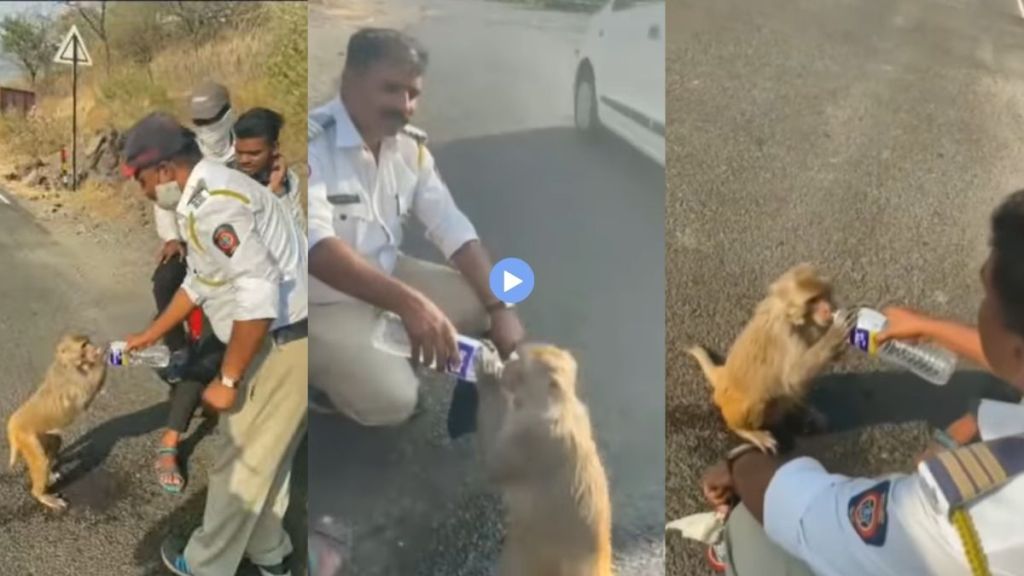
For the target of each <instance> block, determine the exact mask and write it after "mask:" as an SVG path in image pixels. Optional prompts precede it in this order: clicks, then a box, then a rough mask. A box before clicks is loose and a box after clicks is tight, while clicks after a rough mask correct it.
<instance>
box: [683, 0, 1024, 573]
mask: <svg viewBox="0 0 1024 576" xmlns="http://www.w3.org/2000/svg"><path fill="white" fill-rule="evenodd" d="M1022 26H1024V21H1022V20H1021V19H1020V16H1019V14H1017V5H1016V3H1015V2H1011V1H1002V0H999V1H997V0H984V1H981V0H974V1H967V2H951V1H942V0H934V1H924V0H920V1H908V0H900V1H888V0H885V1H883V0H867V1H863V2H848V1H843V0H797V1H786V2H783V1H772V2H739V1H735V0H721V1H717V2H699V3H697V2H670V3H669V8H668V30H669V34H668V53H667V65H668V70H667V71H668V110H667V111H668V115H669V134H668V159H669V160H668V183H669V186H668V192H667V201H666V275H667V278H666V280H667V284H666V286H667V289H666V306H667V318H666V325H667V326H668V329H667V335H666V338H667V357H666V362H667V373H668V377H667V382H666V388H667V404H668V406H667V410H668V416H667V426H668V438H667V446H668V455H667V466H668V474H667V476H668V480H667V486H666V491H667V510H666V517H667V519H673V518H676V517H679V516H682V515H685V514H689V513H693V512H697V511H701V510H702V509H703V508H704V506H703V504H702V502H701V499H700V497H699V491H698V488H697V479H698V478H699V475H700V473H701V471H702V469H703V468H704V466H706V465H707V464H709V463H711V462H712V461H713V460H715V459H716V458H717V457H719V456H720V455H721V454H723V452H724V450H725V449H726V448H727V447H728V446H730V445H731V444H732V443H734V442H736V440H734V439H727V437H726V436H725V434H724V433H723V432H722V427H721V425H720V423H719V421H718V418H717V416H716V415H715V414H714V413H713V412H712V411H711V409H710V408H709V406H710V398H709V393H708V391H707V388H706V385H705V383H704V380H703V378H702V376H701V375H700V373H699V371H698V369H697V368H696V366H695V365H694V363H693V362H692V361H691V359H690V358H689V357H688V356H686V355H685V353H684V349H685V347H686V346H687V345H689V344H692V343H694V342H699V343H703V344H707V345H710V346H711V347H712V348H714V349H717V350H719V351H721V352H724V351H725V350H726V348H727V346H728V345H729V343H730V342H731V340H732V338H733V337H734V336H735V335H736V334H737V332H738V331H739V329H740V328H741V327H742V325H743V323H744V321H745V320H746V319H747V318H748V315H749V314H750V312H751V310H752V308H753V306H754V304H755V303H756V301H757V300H758V299H759V298H760V296H761V295H762V293H763V290H764V287H765V286H766V284H767V283H768V282H769V281H770V280H771V279H772V278H774V277H775V276H776V275H778V274H779V273H781V272H782V271H783V270H784V269H786V268H787V267H789V266H790V265H792V264H794V263H797V262H799V261H803V260H808V261H813V262H816V263H818V264H819V265H820V266H821V267H822V268H823V269H824V270H826V271H827V272H828V273H829V274H831V275H832V276H833V277H834V279H835V281H836V286H837V290H838V293H839V294H838V295H839V297H840V298H841V299H842V301H844V302H846V303H865V304H871V305H875V306H882V305H885V304H888V303H900V304H906V305H913V306H916V307H920V308H923V309H926V310H928V311H930V312H932V313H935V314H940V315H943V316H948V317H952V318H956V319H959V320H963V321H973V320H974V318H975V313H976V312H975V311H976V306H977V303H978V302H979V298H980V295H981V290H980V286H979V281H978V268H979V266H980V265H981V263H982V261H983V259H984V257H985V254H986V241H987V227H988V222H987V219H988V217H989V214H990V212H991V210H992V209H993V208H994V207H995V205H996V204H997V203H998V202H999V200H1000V199H1001V198H1002V197H1003V196H1005V195H1006V194H1007V193H1009V192H1011V191H1013V190H1015V189H1016V188H1018V187H1020V186H1021V185H1022V184H1024V163H1022V162H1021V158H1022V157H1024V146H1022V139H1021V134H1024V115H1022V112H1024V108H1022V103H1024V98H1022V96H1024V83H1022V75H1021V73H1022V72H1024V33H1022ZM965 368H968V367H965ZM879 370H881V367H880V366H879V365H877V364H875V363H873V362H869V361H867V360H866V359H864V358H859V357H857V356H856V354H855V353H851V355H850V356H849V360H848V361H847V362H845V363H844V364H842V365H841V366H839V367H837V372H843V373H848V374H851V375H850V376H845V377H826V378H823V382H822V388H821V389H820V390H819V392H818V394H817V396H816V401H818V402H819V403H820V404H821V405H822V406H824V407H825V408H826V411H827V412H828V413H829V414H830V416H831V420H832V424H833V426H834V427H835V428H836V429H839V430H844V429H845V430H846V431H845V432H841V433H836V434H834V435H831V436H828V437H824V438H820V439H817V440H816V441H815V442H812V443H811V444H810V446H811V449H812V450H813V451H815V453H817V454H819V455H820V456H822V457H823V458H824V459H825V461H826V462H827V463H830V464H832V465H833V466H838V469H839V470H840V471H844V472H848V473H861V474H868V473H878V472H881V471H883V470H889V471H892V470H899V469H906V468H907V464H908V462H909V460H910V458H911V456H912V455H913V454H914V453H915V452H916V451H918V450H919V449H920V448H921V447H922V442H923V440H924V434H925V433H926V432H927V424H926V423H930V424H932V425H936V424H938V425H941V424H944V423H946V422H948V421H949V420H950V419H952V418H953V417H954V416H955V415H956V414H957V413H959V412H961V411H963V410H964V409H965V408H966V399H967V398H968V397H970V396H973V395H979V394H982V395H988V396H995V395H999V393H1000V392H1001V391H1002V389H1001V388H1000V385H999V384H998V383H995V382H993V381H991V380H986V379H984V378H981V377H978V376H977V375H976V374H971V373H966V374H964V375H960V376H958V377H956V379H955V380H954V382H952V383H951V384H949V385H948V386H947V387H946V388H936V387H931V386H929V385H927V384H922V383H921V381H918V380H914V379H912V378H906V377H902V376H900V375H893V374H884V373H879V372H878V371H879ZM667 542H668V548H667V552H666V554H667V556H668V561H667V564H668V566H669V570H668V573H669V574H674V575H682V574H686V575H696V574H704V573H707V572H708V571H707V570H706V568H705V567H704V563H703V560H702V559H701V558H700V556H699V555H700V553H701V552H702V550H701V549H700V548H699V547H698V546H696V545H691V544H688V543H683V542H682V541H681V540H680V539H679V538H678V537H677V536H670V537H668V538H667Z"/></svg>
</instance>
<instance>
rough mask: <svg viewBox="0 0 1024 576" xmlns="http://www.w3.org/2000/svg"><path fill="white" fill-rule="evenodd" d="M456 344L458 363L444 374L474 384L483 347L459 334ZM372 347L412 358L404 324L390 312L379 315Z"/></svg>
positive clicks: (481, 344) (472, 339)
mask: <svg viewBox="0 0 1024 576" xmlns="http://www.w3.org/2000/svg"><path fill="white" fill-rule="evenodd" d="M456 343H457V344H458V347H459V357H460V361H459V363H458V365H455V364H454V363H453V364H452V365H449V366H448V368H447V370H445V372H446V373H447V374H452V375H454V376H455V377H456V378H458V379H459V380H465V381H467V382H476V381H477V376H478V366H477V364H478V362H479V358H480V356H481V350H482V349H483V347H484V344H483V342H481V341H479V340H477V339H475V338H470V337H469V336H463V335H461V334H459V335H457V336H456ZM373 345H374V347H375V348H377V349H378V350H381V351H384V352H387V353H389V354H394V355H395V356H402V357H404V358H412V346H411V345H410V344H409V335H408V333H407V332H406V331H405V324H403V323H402V319H401V318H399V317H398V316H397V315H396V314H392V313H391V312H385V313H383V314H381V317H380V320H379V322H378V325H377V329H376V330H375V331H374V335H373Z"/></svg>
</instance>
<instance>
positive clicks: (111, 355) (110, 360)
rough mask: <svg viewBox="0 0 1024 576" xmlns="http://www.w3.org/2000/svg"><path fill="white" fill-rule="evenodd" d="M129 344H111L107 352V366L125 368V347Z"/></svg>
mask: <svg viewBox="0 0 1024 576" xmlns="http://www.w3.org/2000/svg"><path fill="white" fill-rule="evenodd" d="M127 344H128V343H127V342H111V343H110V349H109V350H108V351H107V364H109V365H111V366H124V361H125V356H126V354H125V352H124V349H125V346H127Z"/></svg>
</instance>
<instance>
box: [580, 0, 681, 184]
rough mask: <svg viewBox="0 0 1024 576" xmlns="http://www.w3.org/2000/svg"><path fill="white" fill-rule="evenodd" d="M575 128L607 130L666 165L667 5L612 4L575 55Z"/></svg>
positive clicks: (655, 0)
mask: <svg viewBox="0 0 1024 576" xmlns="http://www.w3.org/2000/svg"><path fill="white" fill-rule="evenodd" d="M573 94H574V101H575V106H574V110H575V114H574V115H575V123H576V127H577V128H578V129H579V130H580V131H582V132H584V133H588V134H591V133H595V132H597V131H599V129H601V128H607V129H608V130H609V131H611V132H613V133H614V134H616V135H617V136H619V137H621V138H623V139H624V140H626V141H627V142H629V143H630V144H631V145H633V146H635V147H636V148H638V149H639V150H640V151H641V152H643V153H644V154H646V155H647V156H649V157H651V158H652V159H653V160H654V161H655V162H657V163H659V164H661V165H662V166H664V165H665V0H609V2H608V3H607V4H605V6H604V7H603V8H602V9H601V10H600V11H599V12H597V14H595V15H594V16H593V17H592V19H591V21H590V25H589V27H588V29H587V33H586V37H585V38H584V40H583V43H582V45H581V46H580V48H579V49H578V50H577V61H576V75H575V82H574V86H573Z"/></svg>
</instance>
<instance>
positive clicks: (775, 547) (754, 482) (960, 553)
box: [704, 190, 1024, 576]
mask: <svg viewBox="0 0 1024 576" xmlns="http://www.w3.org/2000/svg"><path fill="white" fill-rule="evenodd" d="M981 279H982V284H983V285H984V288H985V298H984V300H983V301H982V303H981V306H980V309H979V313H978V327H977V328H973V327H970V326H963V325H960V324H956V323H954V322H949V321H945V320H939V319H936V318H930V317H927V316H924V315H922V314H920V313H917V312H913V311H911V310H907V309H903V308H889V309H887V310H886V311H885V313H886V316H887V317H888V319H889V326H888V328H887V331H886V333H883V334H880V335H879V341H880V342H884V341H887V340H889V339H907V340H917V339H927V340H931V341H934V342H936V343H938V344H940V345H943V346H945V347H947V348H949V349H950V350H953V351H954V352H956V353H957V354H958V355H959V356H960V357H962V358H966V359H968V360H971V361H972V362H975V363H977V364H978V365H980V366H983V367H986V368H988V369H989V370H991V371H992V372H993V373H994V374H995V375H997V376H999V377H1000V378H1002V379H1004V380H1005V381H1007V382H1008V383H1010V384H1011V385H1013V386H1014V387H1015V388H1017V389H1018V390H1022V391H1024V190H1022V191H1019V192H1016V193H1014V194H1013V195H1011V196H1010V197H1009V198H1008V199H1007V200H1005V201H1004V202H1003V204H1002V205H1001V206H1000V207H999V208H998V209H997V210H996V212H995V214H994V216H993V219H992V250H991V253H990V255H989V258H988V260H987V261H986V262H985V265H984V266H983V268H982V272H981ZM704 492H705V496H706V497H707V498H708V500H709V502H711V503H712V504H713V505H715V506H728V505H729V503H730V500H731V499H732V498H733V497H738V498H739V499H740V501H741V502H742V504H740V505H739V506H737V507H736V508H734V509H733V510H732V512H731V513H730V515H729V519H728V521H727V523H726V530H725V546H724V548H725V551H724V552H722V551H720V552H719V554H720V555H721V556H724V557H723V558H722V560H724V563H725V564H726V566H727V568H726V571H727V573H728V574H733V575H737V576H747V575H756V576H777V575H786V576H803V575H808V574H817V575H821V576H861V575H864V576H869V575H870V576H931V575H936V576H940V575H941V576H945V575H949V576H967V575H974V576H985V575H989V574H991V575H999V576H1010V575H1024V405H1021V404H1013V403H1006V402H995V401H991V400H983V401H981V402H980V405H979V407H978V408H977V412H976V413H971V414H969V415H968V416H966V417H965V418H961V419H960V420H958V421H957V422H956V423H954V425H953V426H950V427H949V428H948V429H947V430H945V431H939V432H937V433H936V436H935V441H934V442H933V443H932V445H931V446H930V447H929V449H928V450H927V451H926V452H925V453H924V454H923V455H922V457H921V458H920V460H919V462H918V465H917V468H916V470H915V472H913V473H911V474H889V475H885V476H881V477H877V478H850V477H847V476H843V475H840V474H830V473H829V472H827V471H826V470H825V469H824V468H823V467H822V466H821V464H820V463H818V462H817V461H816V460H814V459H812V458H808V457H798V458H793V459H790V460H789V461H788V462H782V461H780V460H778V459H777V458H775V457H773V456H768V455H765V454H762V453H760V452H759V451H757V450H756V449H751V447H747V446H741V447H739V448H737V449H735V450H733V451H732V452H731V453H730V455H729V456H728V457H727V458H726V459H725V460H724V461H723V462H720V463H719V464H716V465H715V466H713V467H712V468H710V469H709V470H708V471H707V473H706V474H705V477H704ZM762 525H763V528H762Z"/></svg>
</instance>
